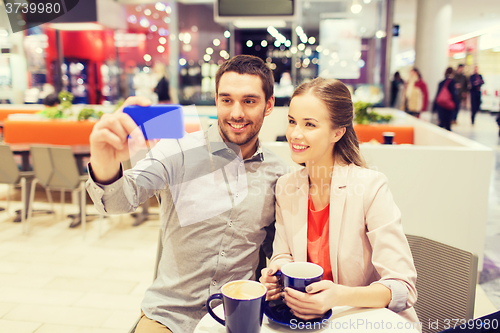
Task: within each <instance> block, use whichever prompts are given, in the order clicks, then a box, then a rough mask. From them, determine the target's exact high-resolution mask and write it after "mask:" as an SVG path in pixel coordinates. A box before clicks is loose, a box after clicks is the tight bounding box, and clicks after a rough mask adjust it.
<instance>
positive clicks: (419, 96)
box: [402, 68, 429, 118]
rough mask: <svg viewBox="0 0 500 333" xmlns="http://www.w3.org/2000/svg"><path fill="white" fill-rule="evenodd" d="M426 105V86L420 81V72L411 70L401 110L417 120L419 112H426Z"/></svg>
mask: <svg viewBox="0 0 500 333" xmlns="http://www.w3.org/2000/svg"><path fill="white" fill-rule="evenodd" d="M428 104H429V93H428V91H427V84H425V82H424V80H422V75H421V74H420V71H419V70H418V69H417V68H412V70H411V71H410V78H409V79H408V83H407V84H406V87H405V92H404V95H403V105H402V106H403V110H404V111H406V112H407V113H408V114H411V115H412V116H415V117H417V118H419V117H420V112H422V111H426V110H427V105H428Z"/></svg>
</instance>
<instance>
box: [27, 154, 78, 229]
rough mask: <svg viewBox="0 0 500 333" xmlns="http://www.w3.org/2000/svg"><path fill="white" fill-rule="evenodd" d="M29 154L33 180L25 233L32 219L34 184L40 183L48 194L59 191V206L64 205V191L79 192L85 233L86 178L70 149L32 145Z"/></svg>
mask: <svg viewBox="0 0 500 333" xmlns="http://www.w3.org/2000/svg"><path fill="white" fill-rule="evenodd" d="M30 152H31V161H32V165H33V171H34V173H35V179H34V180H33V182H32V184H31V197H30V205H29V212H28V219H27V222H26V228H25V232H26V233H28V230H29V223H30V221H31V217H32V211H33V209H32V207H33V201H34V199H35V189H36V184H37V183H40V184H41V185H42V186H43V187H44V188H45V189H46V190H48V191H49V193H50V191H51V190H61V204H63V203H64V191H65V190H68V191H79V192H80V203H79V205H80V215H81V223H82V231H83V232H84V233H85V222H86V217H87V216H86V212H85V207H86V200H87V191H86V189H85V182H86V181H87V178H88V176H87V175H83V176H82V175H80V173H79V171H78V166H77V164H76V160H75V156H74V155H73V151H72V150H71V147H70V146H59V147H57V146H38V145H37V146H35V145H33V146H31V148H30ZM50 200H51V199H50ZM51 201H52V200H51Z"/></svg>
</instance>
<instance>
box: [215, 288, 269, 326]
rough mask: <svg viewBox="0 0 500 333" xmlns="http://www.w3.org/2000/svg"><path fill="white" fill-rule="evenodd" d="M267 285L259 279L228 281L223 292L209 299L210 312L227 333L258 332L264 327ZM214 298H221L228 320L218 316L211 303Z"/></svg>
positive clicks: (222, 289)
mask: <svg viewBox="0 0 500 333" xmlns="http://www.w3.org/2000/svg"><path fill="white" fill-rule="evenodd" d="M266 292H267V289H266V287H265V286H264V285H263V284H262V283H259V282H257V281H249V280H236V281H231V282H228V283H226V284H225V285H223V286H222V288H221V293H218V294H213V295H211V296H210V297H209V298H208V300H207V310H208V313H210V315H211V316H212V317H213V318H214V319H215V320H216V321H218V322H219V323H220V324H222V325H223V326H226V332H227V333H258V332H260V328H261V327H262V317H263V316H264V303H265V299H266ZM214 299H221V300H222V304H223V306H224V315H225V318H226V320H223V319H221V318H219V316H217V315H216V314H215V313H214V312H213V310H212V307H211V305H210V303H211V302H212V301H213V300H214Z"/></svg>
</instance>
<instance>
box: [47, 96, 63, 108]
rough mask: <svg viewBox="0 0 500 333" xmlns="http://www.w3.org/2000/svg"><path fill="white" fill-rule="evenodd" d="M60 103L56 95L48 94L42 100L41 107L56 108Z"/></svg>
mask: <svg viewBox="0 0 500 333" xmlns="http://www.w3.org/2000/svg"><path fill="white" fill-rule="evenodd" d="M59 103H61V101H60V100H59V95H58V94H56V93H52V94H48V95H47V96H46V97H45V98H44V99H43V105H45V106H47V107H54V106H58V105H59Z"/></svg>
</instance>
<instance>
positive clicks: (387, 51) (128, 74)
mask: <svg viewBox="0 0 500 333" xmlns="http://www.w3.org/2000/svg"><path fill="white" fill-rule="evenodd" d="M92 2H96V5H95V12H94V13H93V15H94V16H92V15H91V16H90V18H91V19H92V18H93V17H95V19H94V20H93V21H86V22H78V23H67V22H65V23H53V22H52V23H48V24H43V25H39V26H37V27H34V28H31V29H29V30H26V31H23V32H19V33H12V32H11V29H10V26H9V21H8V18H7V16H6V14H5V10H4V8H0V48H1V54H0V100H2V102H4V103H7V102H10V103H25V102H26V103H36V102H38V101H39V97H40V96H43V95H44V92H43V91H44V84H47V83H48V84H50V85H52V86H54V87H55V88H56V90H60V89H65V90H69V91H71V92H72V93H73V94H74V95H75V101H74V102H75V103H85V104H114V103H116V102H117V101H118V100H119V99H120V98H125V97H127V96H129V95H145V96H148V97H150V98H151V99H153V100H155V98H156V95H155V94H154V93H153V88H154V86H155V85H156V83H157V82H158V80H159V78H160V77H161V76H162V75H163V73H165V72H166V73H167V75H168V78H169V81H170V83H171V86H172V87H173V89H174V91H175V94H174V95H175V97H174V101H175V102H180V103H182V104H197V105H213V104H214V92H215V78H214V75H215V71H216V69H217V66H218V65H219V64H220V63H221V62H222V61H224V59H227V58H228V57H229V56H231V55H234V54H240V53H245V54H254V55H257V56H260V57H261V58H263V59H265V60H266V61H267V62H268V63H269V64H270V66H271V68H273V70H274V74H275V81H276V97H277V104H278V105H286V103H287V102H288V98H289V96H290V95H291V92H292V91H293V87H294V86H296V85H297V84H298V83H300V82H302V81H304V80H306V79H310V78H313V77H315V76H318V75H322V76H324V77H335V78H338V79H341V80H343V81H344V82H345V83H347V84H349V85H350V86H351V87H352V88H353V90H354V91H355V95H356V97H357V98H359V99H361V100H369V101H372V102H374V103H377V104H380V105H382V104H384V103H385V104H387V101H388V86H389V82H390V79H391V77H392V75H393V73H394V72H395V71H399V72H401V74H402V77H403V79H407V78H408V73H409V69H410V68H411V67H412V66H417V67H419V69H420V70H421V71H422V74H423V78H424V80H425V81H426V82H427V83H428V86H429V91H430V95H431V96H430V97H431V98H433V97H434V96H433V95H434V94H435V90H436V87H437V83H438V82H439V81H440V80H441V79H442V77H443V73H444V69H445V68H446V67H447V66H448V65H449V66H452V67H454V68H456V66H457V65H458V64H459V63H463V64H465V65H466V67H465V72H466V74H471V73H472V69H473V66H474V65H476V64H477V65H478V67H479V72H480V73H481V74H482V75H483V77H484V81H485V85H484V86H483V105H482V107H483V109H485V110H490V111H499V110H498V108H499V104H500V103H499V99H500V97H499V96H498V91H499V90H500V61H499V60H500V25H499V24H498V22H500V21H499V16H500V13H499V12H500V9H499V7H500V5H499V4H498V2H497V1H496V0H481V1H475V2H474V4H471V2H470V1H466V0H440V1H433V0H418V2H419V6H417V0H333V1H329V0H316V1H314V0H312V1H306V0H299V1H295V6H296V8H295V9H296V17H294V18H293V20H294V21H291V20H290V19H288V18H286V19H269V18H265V17H262V16H259V17H254V18H252V19H248V18H246V19H237V20H232V19H231V20H227V19H224V18H221V17H214V14H216V13H214V1H213V0H180V1H170V2H168V1H162V2H152V1H145V0H119V1H112V0H97V1H95V0H92V1H85V2H84V1H81V2H80V4H79V5H83V3H86V6H87V7H88V3H92ZM356 5H358V6H359V7H357V8H358V10H359V8H361V9H360V10H359V12H358V10H356ZM0 6H2V7H3V1H0ZM75 12H76V11H75ZM256 15H258V13H257V14H256ZM83 16H84V15H83V14H80V17H79V20H85V17H83ZM70 20H74V18H72V19H67V20H66V21H70ZM216 21H217V22H216ZM59 65H61V66H60V67H59ZM59 68H61V69H60V70H58V69H59Z"/></svg>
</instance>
